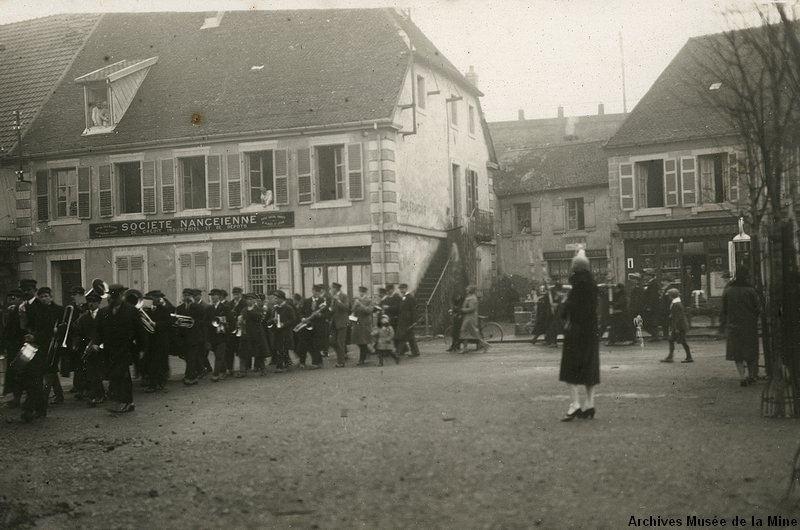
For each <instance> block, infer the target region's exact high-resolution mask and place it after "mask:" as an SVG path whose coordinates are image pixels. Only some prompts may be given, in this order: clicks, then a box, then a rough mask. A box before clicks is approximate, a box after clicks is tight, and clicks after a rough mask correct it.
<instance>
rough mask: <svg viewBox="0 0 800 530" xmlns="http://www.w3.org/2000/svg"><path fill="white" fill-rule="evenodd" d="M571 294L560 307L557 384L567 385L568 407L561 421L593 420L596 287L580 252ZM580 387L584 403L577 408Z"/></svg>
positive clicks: (597, 372) (596, 363)
mask: <svg viewBox="0 0 800 530" xmlns="http://www.w3.org/2000/svg"><path fill="white" fill-rule="evenodd" d="M570 284H571V285H572V290H571V291H570V293H569V296H568V297H567V301H566V302H565V303H564V312H563V317H564V322H565V326H564V327H565V331H564V349H563V350H562V353H561V370H560V371H559V377H558V378H559V380H560V381H564V382H565V383H567V384H568V385H570V392H571V394H572V403H570V405H569V409H568V411H567V415H566V417H565V418H563V420H562V421H570V420H573V419H575V418H576V417H578V418H594V387H595V386H596V385H597V384H599V383H600V345H599V340H598V336H597V285H596V284H595V283H594V278H593V277H592V273H591V272H590V268H589V260H588V259H587V258H586V254H585V253H584V251H583V250H579V251H578V255H576V256H575V257H574V258H573V259H572V276H570ZM580 386H584V387H586V401H585V402H584V405H583V407H581V404H580V397H579V389H580Z"/></svg>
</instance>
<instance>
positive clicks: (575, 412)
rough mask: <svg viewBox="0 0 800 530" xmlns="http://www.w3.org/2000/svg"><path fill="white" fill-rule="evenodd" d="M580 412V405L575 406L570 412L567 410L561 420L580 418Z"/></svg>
mask: <svg viewBox="0 0 800 530" xmlns="http://www.w3.org/2000/svg"><path fill="white" fill-rule="evenodd" d="M580 414H581V409H580V407H578V408H576V409H575V410H573V411H572V412H569V410H567V415H566V416H564V417H563V418H561V421H572V420H574V419H575V418H580Z"/></svg>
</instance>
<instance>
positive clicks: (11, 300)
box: [2, 289, 25, 408]
mask: <svg viewBox="0 0 800 530" xmlns="http://www.w3.org/2000/svg"><path fill="white" fill-rule="evenodd" d="M7 297H8V309H6V319H5V325H4V326H3V335H2V351H3V352H4V353H5V356H6V376H5V381H4V382H3V396H6V395H8V394H12V399H11V401H9V402H7V403H6V406H7V407H9V408H17V407H19V402H20V398H21V397H22V390H21V388H20V376H21V374H19V373H17V369H16V367H15V366H14V361H15V360H16V358H17V355H19V350H20V348H22V344H23V343H24V342H25V332H24V331H23V329H22V326H21V325H20V323H19V304H21V303H22V300H23V295H22V290H21V289H12V290H10V291H9V292H8V294H7Z"/></svg>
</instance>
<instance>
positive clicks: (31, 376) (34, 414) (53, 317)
mask: <svg viewBox="0 0 800 530" xmlns="http://www.w3.org/2000/svg"><path fill="white" fill-rule="evenodd" d="M36 298H37V302H36V304H32V303H29V305H28V309H29V310H31V309H33V308H35V310H34V311H35V313H32V312H29V313H28V317H29V320H28V333H27V334H26V335H25V340H26V341H27V342H29V343H31V344H33V345H35V346H36V347H38V348H39V350H38V351H37V352H36V355H35V356H34V357H33V359H31V361H30V362H28V364H27V365H25V367H24V368H23V371H22V389H23V391H24V392H25V393H26V394H27V396H26V398H25V401H23V402H22V421H23V422H25V423H28V422H30V421H32V420H33V419H34V418H43V417H45V416H47V394H46V393H45V391H44V378H45V373H47V372H49V371H52V369H53V368H52V366H53V359H52V358H51V355H50V354H51V353H52V352H50V351H49V349H50V346H53V347H54V348H55V344H54V343H53V338H54V335H55V332H56V326H57V325H58V322H59V321H60V320H61V317H62V315H63V308H62V307H61V306H60V305H57V304H55V303H53V293H52V291H51V290H50V288H49V287H42V288H40V289H39V290H38V291H36ZM34 315H35V318H30V317H31V316H34ZM56 377H58V374H57V373H56Z"/></svg>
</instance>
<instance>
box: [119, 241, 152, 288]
mask: <svg viewBox="0 0 800 530" xmlns="http://www.w3.org/2000/svg"><path fill="white" fill-rule="evenodd" d="M121 256H127V257H128V258H130V257H133V256H138V257H141V258H142V295H144V294H145V293H146V292H147V291H149V290H150V289H149V285H150V283H149V278H148V266H147V257H148V256H147V247H125V248H119V249H118V248H114V249H112V250H111V276H112V282H113V283H119V278H118V276H117V258H118V257H121ZM124 287H131V286H130V285H125V286H124ZM159 289H160V287H159Z"/></svg>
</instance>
